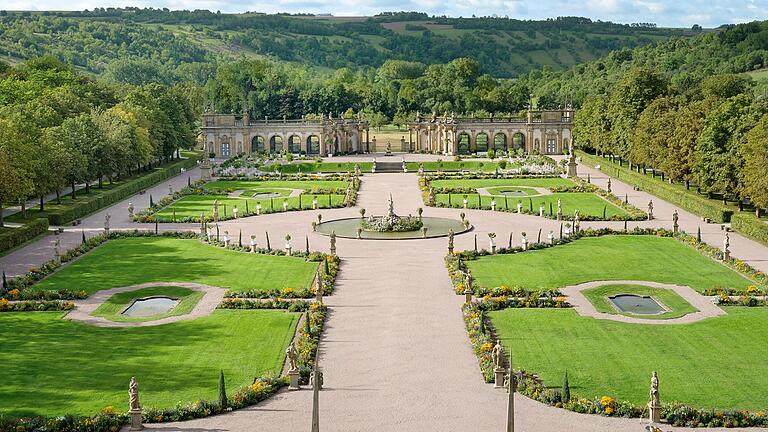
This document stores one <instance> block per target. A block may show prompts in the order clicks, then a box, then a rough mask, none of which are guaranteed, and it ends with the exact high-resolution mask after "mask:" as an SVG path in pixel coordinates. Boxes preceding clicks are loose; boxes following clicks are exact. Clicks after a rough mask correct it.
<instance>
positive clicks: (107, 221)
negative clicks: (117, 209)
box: [104, 213, 112, 234]
mask: <svg viewBox="0 0 768 432" xmlns="http://www.w3.org/2000/svg"><path fill="white" fill-rule="evenodd" d="M110 219H112V216H110V214H109V213H107V214H105V215H104V231H105V232H106V233H107V234H109V220H110Z"/></svg>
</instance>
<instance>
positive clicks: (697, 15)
mask: <svg viewBox="0 0 768 432" xmlns="http://www.w3.org/2000/svg"><path fill="white" fill-rule="evenodd" d="M109 6H114V7H117V6H138V7H167V8H169V9H210V10H213V11H215V10H220V11H222V12H244V11H258V12H267V13H275V12H292V13H295V12H310V13H332V14H334V15H373V14H376V13H378V12H382V11H399V10H407V11H422V12H427V13H429V14H436V15H449V16H465V17H467V16H472V15H473V14H474V15H477V16H481V15H494V14H495V15H499V16H509V17H511V18H519V19H543V18H551V17H557V16H586V17H589V18H592V19H595V20H597V19H600V20H604V21H614V22H621V23H632V22H655V23H657V24H658V25H660V26H666V27H690V26H691V25H693V24H699V25H702V26H704V27H716V26H718V25H720V24H729V23H741V22H747V21H754V20H765V19H768V0H730V1H729V0H678V1H669V0H667V1H664V0H454V1H445V0H418V1H416V0H335V1H332V2H329V1H327V0H269V1H264V0H241V1H237V2H230V1H222V0H67V1H64V0H34V1H33V0H3V2H2V4H0V8H2V9H8V10H73V9H74V10H82V9H92V8H94V7H109Z"/></svg>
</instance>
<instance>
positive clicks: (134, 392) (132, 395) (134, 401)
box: [128, 377, 141, 412]
mask: <svg viewBox="0 0 768 432" xmlns="http://www.w3.org/2000/svg"><path fill="white" fill-rule="evenodd" d="M128 401H129V403H128V406H129V410H130V411H134V412H136V411H141V404H140V403H139V383H137V382H136V377H131V383H130V384H128Z"/></svg>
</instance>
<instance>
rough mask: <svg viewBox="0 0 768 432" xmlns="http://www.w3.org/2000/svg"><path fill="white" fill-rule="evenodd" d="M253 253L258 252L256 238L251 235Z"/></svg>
mask: <svg viewBox="0 0 768 432" xmlns="http://www.w3.org/2000/svg"><path fill="white" fill-rule="evenodd" d="M251 252H256V236H255V235H251Z"/></svg>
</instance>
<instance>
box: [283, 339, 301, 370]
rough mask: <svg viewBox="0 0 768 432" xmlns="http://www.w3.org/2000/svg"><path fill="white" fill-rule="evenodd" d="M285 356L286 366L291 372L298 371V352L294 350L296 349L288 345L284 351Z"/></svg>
mask: <svg viewBox="0 0 768 432" xmlns="http://www.w3.org/2000/svg"><path fill="white" fill-rule="evenodd" d="M285 355H286V356H287V357H288V364H289V365H290V367H291V369H290V370H291V371H298V370H299V364H298V361H299V352H298V351H297V350H296V347H295V346H294V345H293V344H290V345H288V348H286V349H285Z"/></svg>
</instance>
